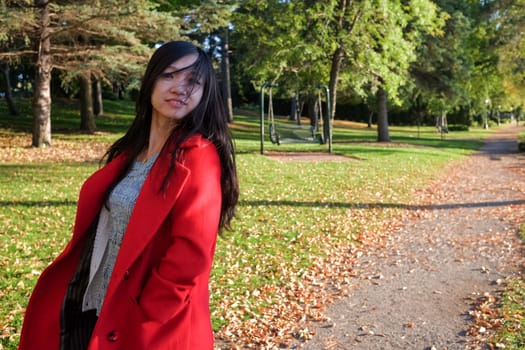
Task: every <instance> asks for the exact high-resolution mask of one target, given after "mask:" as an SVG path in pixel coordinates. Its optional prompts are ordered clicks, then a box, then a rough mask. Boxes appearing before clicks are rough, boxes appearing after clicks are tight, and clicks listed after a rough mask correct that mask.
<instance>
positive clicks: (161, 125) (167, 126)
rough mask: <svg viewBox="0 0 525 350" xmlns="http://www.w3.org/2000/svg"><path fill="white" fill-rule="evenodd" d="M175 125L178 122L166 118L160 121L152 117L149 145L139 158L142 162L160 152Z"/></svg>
mask: <svg viewBox="0 0 525 350" xmlns="http://www.w3.org/2000/svg"><path fill="white" fill-rule="evenodd" d="M175 126H176V124H175V123H172V122H171V121H167V120H165V119H164V120H163V122H159V121H158V119H156V118H152V122H151V128H150V132H149V141H148V145H147V147H146V148H145V149H144V150H143V151H142V152H141V153H140V154H139V155H138V157H137V160H138V161H140V162H145V161H147V160H148V159H149V158H151V156H153V155H155V154H157V153H158V152H160V150H161V149H162V147H163V146H164V144H165V143H166V141H167V140H168V138H169V137H170V135H171V133H172V131H173V129H174V128H175Z"/></svg>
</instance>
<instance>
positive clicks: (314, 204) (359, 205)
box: [239, 200, 525, 210]
mask: <svg viewBox="0 0 525 350" xmlns="http://www.w3.org/2000/svg"><path fill="white" fill-rule="evenodd" d="M521 204H525V200H509V201H490V202H466V203H452V204H435V205H414V204H403V203H344V202H301V201H271V200H241V201H239V205H240V206H283V207H306V208H348V209H374V208H395V209H408V210H425V209H427V210H431V209H435V210H436V209H437V210H446V209H456V208H484V207H505V206H509V205H521Z"/></svg>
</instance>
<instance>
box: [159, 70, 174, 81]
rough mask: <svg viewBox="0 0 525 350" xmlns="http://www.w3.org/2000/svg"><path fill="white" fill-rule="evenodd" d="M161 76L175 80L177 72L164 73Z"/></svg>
mask: <svg viewBox="0 0 525 350" xmlns="http://www.w3.org/2000/svg"><path fill="white" fill-rule="evenodd" d="M160 76H161V77H162V78H164V79H173V78H174V77H175V72H167V73H162V74H161V75H160Z"/></svg>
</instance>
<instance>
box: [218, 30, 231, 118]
mask: <svg viewBox="0 0 525 350" xmlns="http://www.w3.org/2000/svg"><path fill="white" fill-rule="evenodd" d="M221 39H222V40H221V43H222V47H221V51H222V61H221V73H222V96H223V98H224V102H225V105H226V111H227V112H228V121H230V122H232V121H233V106H232V92H231V80H230V53H229V50H230V49H229V36H228V28H225V29H224V31H223V36H222V38H221Z"/></svg>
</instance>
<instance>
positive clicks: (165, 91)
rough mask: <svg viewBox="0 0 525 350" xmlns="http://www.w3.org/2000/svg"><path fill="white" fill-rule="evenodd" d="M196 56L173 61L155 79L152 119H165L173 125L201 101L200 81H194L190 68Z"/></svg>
mask: <svg viewBox="0 0 525 350" xmlns="http://www.w3.org/2000/svg"><path fill="white" fill-rule="evenodd" d="M197 57H198V56H197V55H188V56H184V57H182V58H180V59H179V60H177V61H175V62H174V63H172V64H171V65H169V66H168V67H166V69H165V70H164V72H162V73H161V74H160V76H159V77H158V78H157V81H156V83H155V86H154V87H153V92H152V93H151V105H152V107H153V114H152V118H153V119H156V118H157V120H158V118H161V119H162V118H165V119H168V120H169V121H171V122H173V123H177V121H179V120H181V119H183V118H184V117H185V116H187V115H188V114H189V113H190V112H191V111H192V110H193V109H194V108H195V107H196V106H197V105H198V104H199V102H200V101H201V98H202V84H203V82H202V81H196V80H195V79H196V78H195V74H194V73H193V72H192V69H191V68H190V69H187V70H184V68H187V67H189V66H191V65H192V64H193V63H194V62H195V61H196V60H197Z"/></svg>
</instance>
